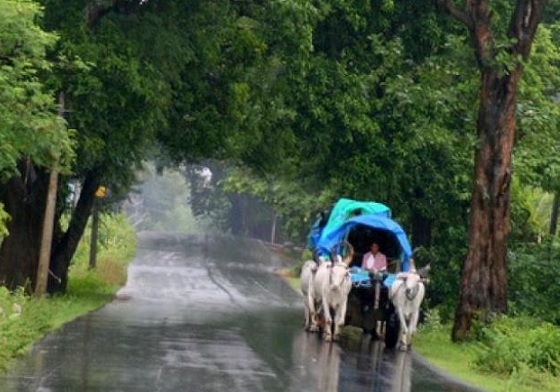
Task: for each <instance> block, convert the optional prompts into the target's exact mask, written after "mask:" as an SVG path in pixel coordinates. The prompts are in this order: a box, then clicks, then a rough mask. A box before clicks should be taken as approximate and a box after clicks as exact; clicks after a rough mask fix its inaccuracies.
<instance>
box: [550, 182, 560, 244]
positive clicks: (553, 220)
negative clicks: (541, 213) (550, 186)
mask: <svg viewBox="0 0 560 392" xmlns="http://www.w3.org/2000/svg"><path fill="white" fill-rule="evenodd" d="M559 212H560V191H556V192H554V201H553V202H552V214H551V216H550V228H549V233H550V235H552V236H554V235H556V229H557V227H558V215H559Z"/></svg>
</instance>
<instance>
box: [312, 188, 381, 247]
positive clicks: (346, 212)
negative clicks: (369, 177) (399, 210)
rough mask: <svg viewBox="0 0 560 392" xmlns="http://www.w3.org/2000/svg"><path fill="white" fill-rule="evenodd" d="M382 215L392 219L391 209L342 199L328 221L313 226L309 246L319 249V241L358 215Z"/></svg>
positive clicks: (378, 204)
mask: <svg viewBox="0 0 560 392" xmlns="http://www.w3.org/2000/svg"><path fill="white" fill-rule="evenodd" d="M370 214H375V215H382V216H386V217H391V209H390V208H389V207H387V206H386V205H385V204H382V203H377V202H374V201H359V200H352V199H346V198H341V199H339V200H338V201H337V202H336V204H335V205H334V206H333V208H332V211H331V212H330V214H329V217H328V221H326V222H324V224H321V223H322V222H321V219H317V220H316V221H315V222H314V223H313V225H312V226H311V230H310V231H309V234H308V236H307V244H308V247H309V248H310V249H315V248H317V244H318V243H319V240H320V239H321V238H323V237H324V236H327V235H329V234H330V233H332V232H333V231H335V230H337V229H338V228H340V227H341V226H342V225H343V224H344V223H345V222H346V221H348V219H351V218H352V217H354V216H356V215H370Z"/></svg>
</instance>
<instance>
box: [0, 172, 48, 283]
mask: <svg viewBox="0 0 560 392" xmlns="http://www.w3.org/2000/svg"><path fill="white" fill-rule="evenodd" d="M18 169H19V171H20V173H21V175H17V176H14V177H12V178H11V179H10V180H8V181H7V182H6V183H5V184H4V185H3V186H2V187H0V201H2V202H3V203H4V207H5V210H6V212H7V213H8V214H10V217H11V219H10V220H9V221H8V224H7V227H8V230H9V234H8V236H7V237H6V238H5V239H4V241H3V242H2V246H1V248H0V284H4V285H6V287H8V288H9V289H15V288H16V287H19V286H24V287H26V289H27V291H28V292H30V291H31V290H32V289H33V287H35V283H36V276H37V266H38V259H39V249H40V247H41V230H42V222H43V216H44V212H45V203H46V195H47V187H48V176H47V175H46V174H45V173H43V172H41V171H39V170H36V169H35V167H34V166H33V165H32V164H31V163H30V162H28V161H21V162H20V163H19V165H18Z"/></svg>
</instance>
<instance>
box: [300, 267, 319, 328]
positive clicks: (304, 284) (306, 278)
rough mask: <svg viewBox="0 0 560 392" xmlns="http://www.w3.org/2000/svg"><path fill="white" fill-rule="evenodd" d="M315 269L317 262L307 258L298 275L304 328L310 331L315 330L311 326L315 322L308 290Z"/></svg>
mask: <svg viewBox="0 0 560 392" xmlns="http://www.w3.org/2000/svg"><path fill="white" fill-rule="evenodd" d="M316 271H317V263H316V262H315V261H314V260H307V261H306V262H305V263H304V264H303V267H301V275H300V276H299V284H300V289H301V293H302V294H303V306H304V311H305V330H306V331H312V332H315V331H314V330H313V327H312V326H313V325H314V324H315V325H316V323H313V320H312V318H313V317H314V316H315V315H314V314H312V313H311V304H310V296H309V291H310V289H311V284H312V283H313V278H314V276H315V272H316Z"/></svg>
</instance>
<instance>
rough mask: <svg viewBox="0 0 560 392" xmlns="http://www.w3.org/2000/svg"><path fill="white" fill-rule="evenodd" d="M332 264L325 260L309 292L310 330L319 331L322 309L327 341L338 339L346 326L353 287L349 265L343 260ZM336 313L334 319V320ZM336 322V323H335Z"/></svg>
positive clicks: (318, 269) (316, 273)
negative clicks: (349, 298)
mask: <svg viewBox="0 0 560 392" xmlns="http://www.w3.org/2000/svg"><path fill="white" fill-rule="evenodd" d="M335 260H337V261H338V262H337V263H335V264H331V263H328V262H323V263H321V264H320V265H319V267H318V268H317V272H315V277H314V278H313V279H312V282H311V285H310V287H309V292H308V304H309V307H310V314H311V322H312V325H311V327H310V329H309V330H310V331H317V330H318V328H319V326H318V319H319V312H320V311H321V310H322V312H323V315H324V321H325V329H324V339H325V341H326V342H330V341H331V340H333V339H334V340H338V338H339V335H340V330H341V328H342V327H343V326H344V319H345V317H346V306H347V303H348V293H350V289H351V288H352V280H351V278H350V272H349V271H348V265H347V264H346V263H343V262H341V261H340V260H339V259H338V257H336V258H335ZM333 315H334V320H333ZM333 324H334V325H333Z"/></svg>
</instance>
